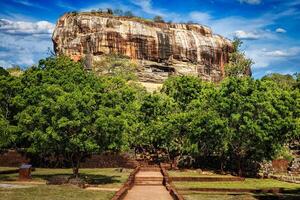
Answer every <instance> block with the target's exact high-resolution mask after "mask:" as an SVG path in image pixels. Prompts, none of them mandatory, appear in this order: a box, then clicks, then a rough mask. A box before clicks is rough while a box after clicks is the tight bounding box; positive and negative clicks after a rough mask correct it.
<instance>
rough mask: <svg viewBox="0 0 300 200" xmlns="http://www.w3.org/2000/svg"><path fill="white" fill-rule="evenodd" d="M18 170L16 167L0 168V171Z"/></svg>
mask: <svg viewBox="0 0 300 200" xmlns="http://www.w3.org/2000/svg"><path fill="white" fill-rule="evenodd" d="M14 169H18V167H0V171H7V170H14Z"/></svg>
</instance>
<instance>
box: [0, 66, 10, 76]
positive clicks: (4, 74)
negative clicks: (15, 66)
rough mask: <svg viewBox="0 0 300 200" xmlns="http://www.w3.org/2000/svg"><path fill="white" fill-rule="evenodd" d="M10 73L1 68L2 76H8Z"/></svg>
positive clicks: (0, 73)
mask: <svg viewBox="0 0 300 200" xmlns="http://www.w3.org/2000/svg"><path fill="white" fill-rule="evenodd" d="M8 75H9V73H8V71H6V70H5V69H4V68H3V67H0V76H8Z"/></svg>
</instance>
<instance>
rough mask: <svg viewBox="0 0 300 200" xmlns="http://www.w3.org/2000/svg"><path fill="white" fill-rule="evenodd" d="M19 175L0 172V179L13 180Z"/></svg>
mask: <svg viewBox="0 0 300 200" xmlns="http://www.w3.org/2000/svg"><path fill="white" fill-rule="evenodd" d="M18 177H19V174H1V175H0V181H15V180H17V179H18Z"/></svg>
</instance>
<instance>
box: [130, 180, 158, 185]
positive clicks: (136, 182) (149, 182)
mask: <svg viewBox="0 0 300 200" xmlns="http://www.w3.org/2000/svg"><path fill="white" fill-rule="evenodd" d="M162 183H163V182H162V181H151V180H149V181H134V184H135V185H162Z"/></svg>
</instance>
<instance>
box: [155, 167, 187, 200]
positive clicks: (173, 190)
mask: <svg viewBox="0 0 300 200" xmlns="http://www.w3.org/2000/svg"><path fill="white" fill-rule="evenodd" d="M160 169H161V173H162V175H163V185H164V186H165V187H166V189H167V190H168V192H169V193H170V195H171V196H172V198H173V199H174V200H184V198H183V196H182V195H180V194H179V193H178V192H177V190H176V188H175V186H174V185H173V183H172V181H171V179H170V177H169V174H168V172H167V170H166V168H164V167H163V166H162V165H161V164H160Z"/></svg>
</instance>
